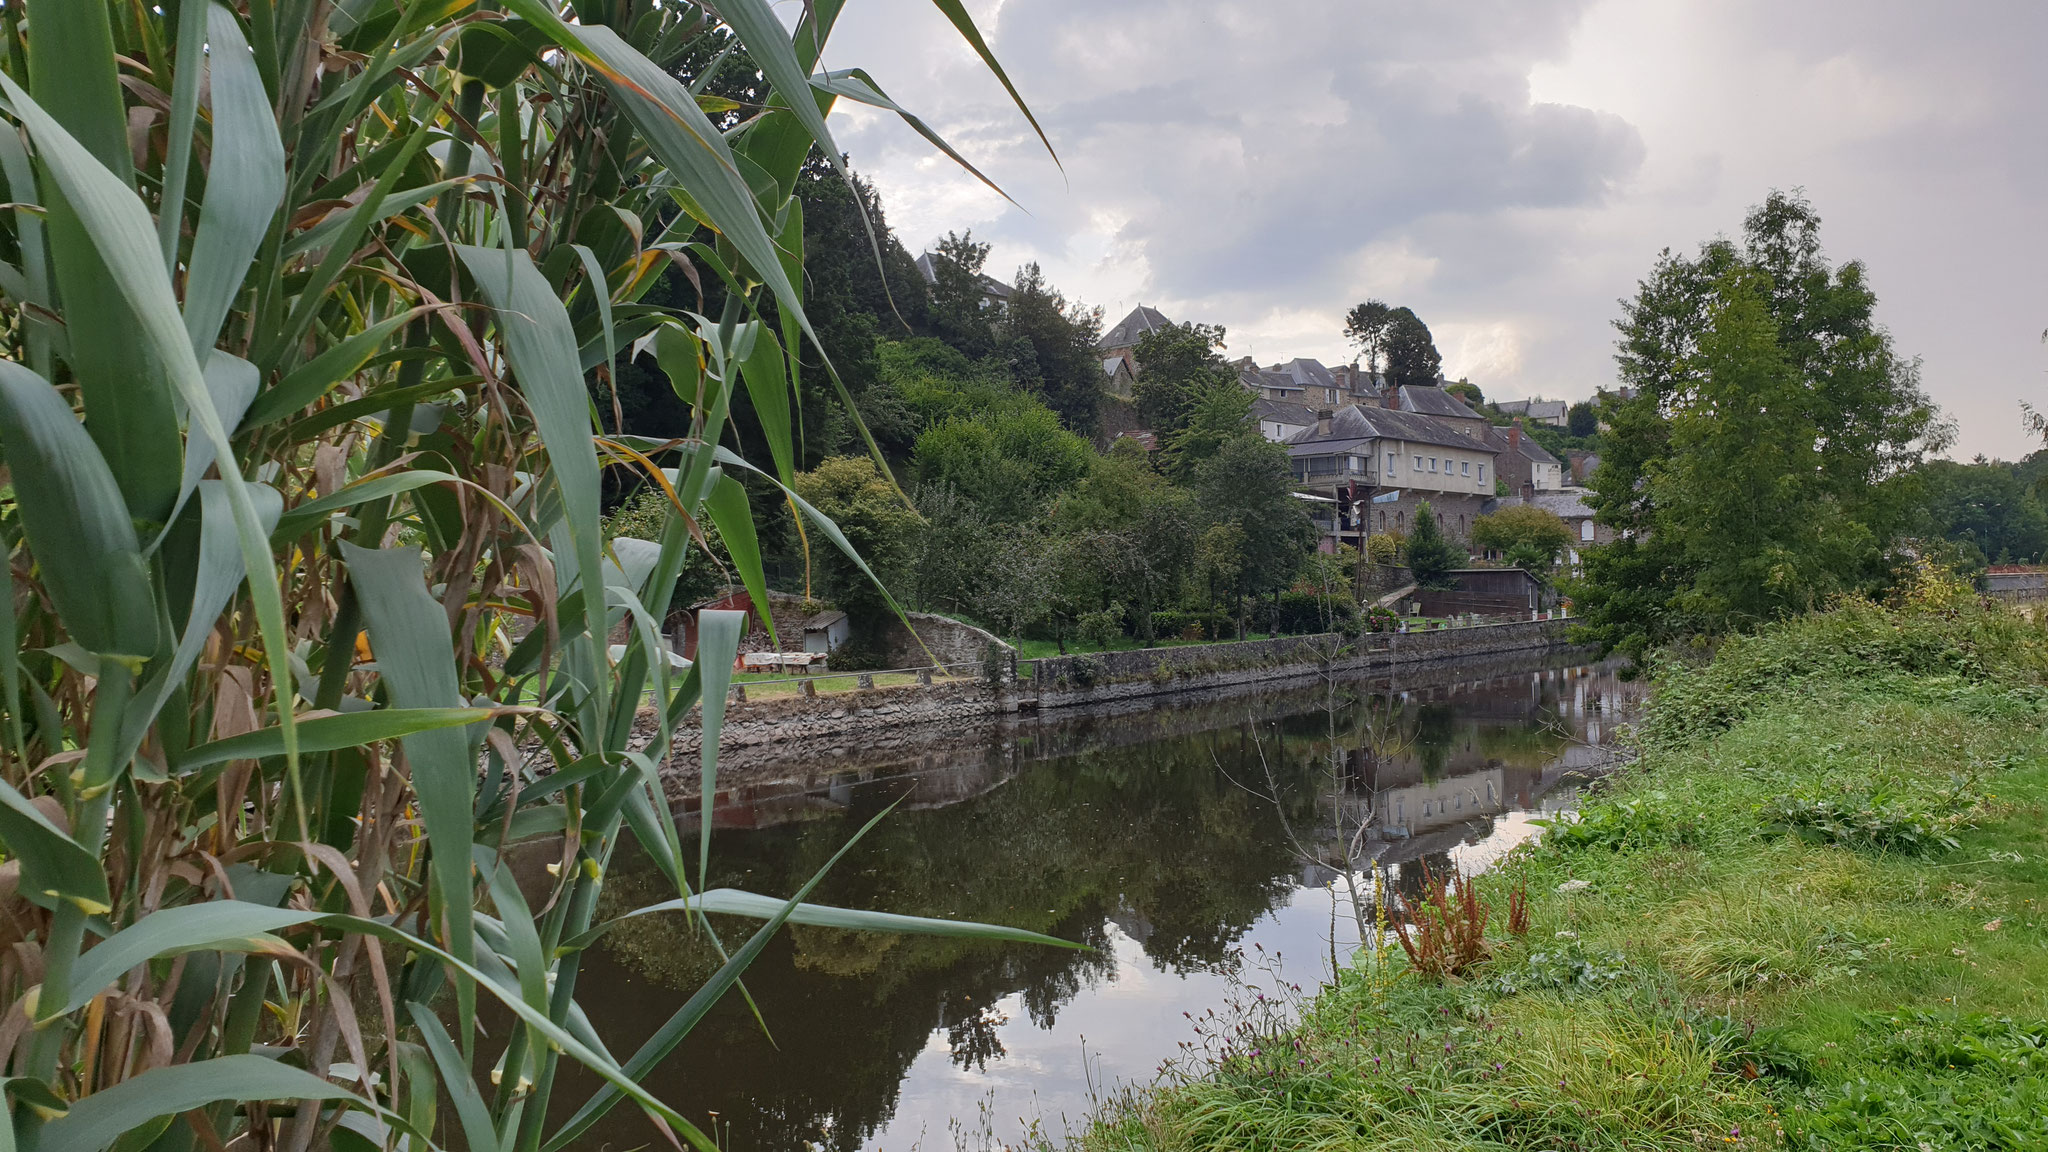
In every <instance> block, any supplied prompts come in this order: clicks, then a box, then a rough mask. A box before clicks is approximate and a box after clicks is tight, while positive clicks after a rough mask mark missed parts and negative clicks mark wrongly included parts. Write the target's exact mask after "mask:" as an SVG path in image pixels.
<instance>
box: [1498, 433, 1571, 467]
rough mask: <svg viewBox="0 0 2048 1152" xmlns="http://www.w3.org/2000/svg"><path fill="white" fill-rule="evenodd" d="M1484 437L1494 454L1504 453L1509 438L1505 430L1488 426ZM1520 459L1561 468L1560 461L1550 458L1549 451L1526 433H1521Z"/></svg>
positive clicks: (1561, 463) (1553, 457)
mask: <svg viewBox="0 0 2048 1152" xmlns="http://www.w3.org/2000/svg"><path fill="white" fill-rule="evenodd" d="M1486 435H1487V440H1488V441H1490V442H1491V443H1492V445H1493V450H1494V451H1495V452H1499V453H1505V452H1506V451H1507V450H1508V441H1509V437H1508V430H1507V429H1505V428H1497V427H1492V426H1489V427H1488V428H1487V429H1486ZM1522 458H1523V459H1525V460H1531V461H1534V462H1535V463H1538V464H1556V465H1558V466H1559V467H1563V462H1562V461H1560V460H1558V458H1557V457H1555V456H1552V455H1551V454H1550V450H1549V449H1547V448H1545V447H1544V446H1543V445H1541V444H1538V443H1537V442H1536V438H1535V437H1534V436H1531V435H1529V433H1528V432H1526V431H1524V432H1523V433H1522Z"/></svg>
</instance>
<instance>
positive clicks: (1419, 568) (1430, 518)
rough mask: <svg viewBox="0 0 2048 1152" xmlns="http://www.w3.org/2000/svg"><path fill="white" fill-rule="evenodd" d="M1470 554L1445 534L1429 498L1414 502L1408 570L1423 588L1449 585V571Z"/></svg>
mask: <svg viewBox="0 0 2048 1152" xmlns="http://www.w3.org/2000/svg"><path fill="white" fill-rule="evenodd" d="M1466 559H1467V557H1466V555H1465V552H1464V550H1463V549H1461V548H1459V547H1458V546H1457V545H1456V544H1453V543H1452V542H1451V541H1450V538H1449V537H1447V536H1445V535H1444V532H1443V529H1442V528H1441V527H1439V526H1438V525H1437V522H1436V511H1435V510H1434V509H1432V508H1431V507H1430V506H1429V502H1428V501H1427V500H1425V501H1423V502H1422V503H1420V504H1417V505H1416V506H1415V530H1414V531H1412V532H1410V533H1409V534H1408V571H1409V573H1410V574H1411V575H1413V576H1414V577H1415V583H1416V584H1417V585H1419V586H1421V587H1424V588H1448V587H1450V586H1451V577H1450V573H1451V571H1452V570H1453V569H1455V568H1462V567H1464V565H1465V561H1466Z"/></svg>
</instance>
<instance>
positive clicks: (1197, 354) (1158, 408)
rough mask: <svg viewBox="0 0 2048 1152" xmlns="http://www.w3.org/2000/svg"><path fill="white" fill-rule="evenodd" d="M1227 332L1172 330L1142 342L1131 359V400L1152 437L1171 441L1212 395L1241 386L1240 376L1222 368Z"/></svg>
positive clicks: (1191, 327) (1198, 327) (1197, 327)
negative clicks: (1134, 370)
mask: <svg viewBox="0 0 2048 1152" xmlns="http://www.w3.org/2000/svg"><path fill="white" fill-rule="evenodd" d="M1222 349H1223V329H1222V328H1221V327H1218V326H1215V325H1210V324H1174V325H1169V326H1167V327H1164V328H1155V329H1153V330H1152V331H1150V332H1147V333H1145V334H1144V335H1143V336H1141V337H1139V338H1138V343H1137V346H1136V347H1135V348H1133V349H1132V350H1131V354H1132V355H1133V356H1134V357H1136V358H1137V361H1138V379H1137V381H1136V383H1135V384H1133V385H1132V395H1133V397H1134V398H1135V399H1136V400H1137V402H1138V413H1139V415H1141V416H1143V417H1144V419H1145V422H1146V423H1147V424H1149V425H1150V426H1151V428H1152V431H1154V432H1156V433H1158V434H1159V435H1160V436H1161V437H1171V436H1172V435H1173V433H1175V432H1178V431H1180V429H1181V428H1182V426H1184V425H1185V424H1186V423H1187V421H1188V415H1189V413H1190V412H1191V411H1192V410H1193V409H1194V407H1195V404H1196V403H1197V402H1198V401H1199V400H1200V398H1201V397H1202V396H1204V395H1205V394H1207V393H1208V391H1209V389H1210V388H1212V387H1214V386H1215V385H1218V384H1230V385H1232V386H1233V387H1234V386H1236V384H1237V374H1236V373H1235V372H1232V371H1231V370H1230V366H1229V365H1228V364H1225V363H1224V362H1223V355H1222Z"/></svg>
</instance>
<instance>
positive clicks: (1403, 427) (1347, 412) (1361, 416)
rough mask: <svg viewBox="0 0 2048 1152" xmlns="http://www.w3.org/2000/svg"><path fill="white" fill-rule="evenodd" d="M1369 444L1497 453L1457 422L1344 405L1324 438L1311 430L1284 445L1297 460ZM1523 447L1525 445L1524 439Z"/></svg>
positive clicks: (1412, 413) (1484, 440)
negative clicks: (1381, 442)
mask: <svg viewBox="0 0 2048 1152" xmlns="http://www.w3.org/2000/svg"><path fill="white" fill-rule="evenodd" d="M1368 440H1406V441H1408V442H1410V443H1414V444H1439V445H1442V446H1444V447H1446V448H1465V449H1477V450H1479V451H1496V449H1495V448H1494V446H1493V445H1492V444H1491V443H1489V442H1488V440H1487V438H1486V437H1484V436H1480V435H1474V434H1473V433H1472V432H1471V431H1469V430H1467V429H1466V428H1464V427H1461V426H1460V425H1459V424H1458V422H1457V421H1454V420H1446V419H1444V418H1443V417H1441V416H1426V415H1424V414H1422V413H1420V412H1396V411H1394V410H1392V409H1388V408H1362V407H1360V406H1358V405H1356V404H1346V405H1345V406H1343V407H1342V408H1339V409H1337V410H1336V414H1335V415H1334V416H1333V417H1332V418H1331V420H1330V431H1329V434H1328V435H1327V436H1326V435H1322V434H1321V433H1320V432H1319V431H1318V430H1317V429H1316V428H1313V427H1311V428H1309V429H1308V430H1307V431H1305V432H1300V433H1297V434H1295V435H1293V436H1290V437H1288V439H1287V445H1288V451H1289V452H1290V454H1292V455H1296V456H1300V455H1306V454H1307V453H1308V452H1311V451H1314V452H1328V451H1335V450H1336V449H1337V448H1338V446H1339V445H1349V444H1356V443H1363V442H1365V441H1368ZM1523 443H1525V444H1526V443H1528V440H1527V438H1524V440H1523Z"/></svg>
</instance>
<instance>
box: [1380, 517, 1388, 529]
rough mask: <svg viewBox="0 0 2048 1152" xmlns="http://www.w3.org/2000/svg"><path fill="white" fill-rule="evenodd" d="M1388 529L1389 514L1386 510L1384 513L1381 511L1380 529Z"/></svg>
mask: <svg viewBox="0 0 2048 1152" xmlns="http://www.w3.org/2000/svg"><path fill="white" fill-rule="evenodd" d="M1386 530H1387V514H1386V513H1385V512H1382V513H1380V531H1382V532H1385V531H1386Z"/></svg>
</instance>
